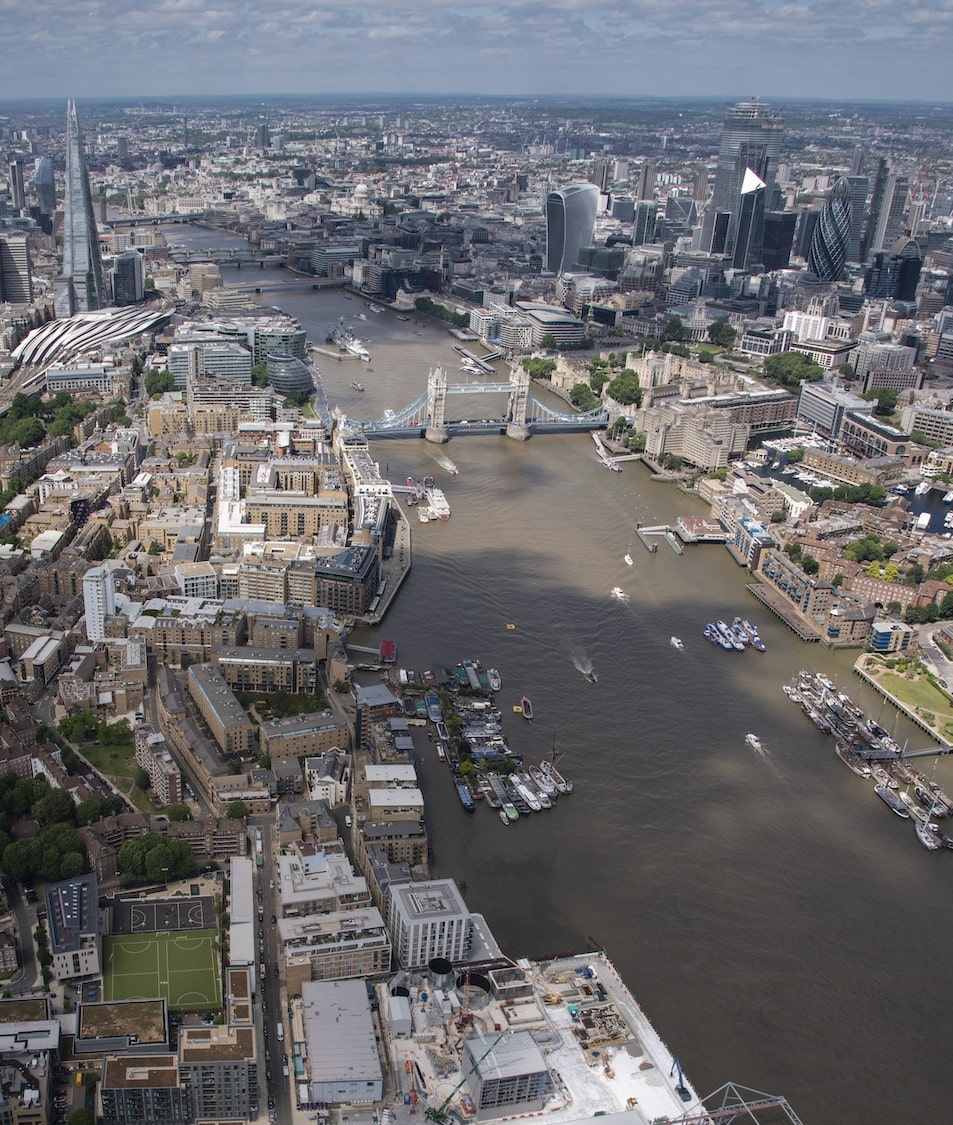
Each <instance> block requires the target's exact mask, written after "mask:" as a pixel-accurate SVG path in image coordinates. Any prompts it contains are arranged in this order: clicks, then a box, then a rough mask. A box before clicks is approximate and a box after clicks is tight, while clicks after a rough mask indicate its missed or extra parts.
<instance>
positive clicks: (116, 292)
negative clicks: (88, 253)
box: [112, 250, 145, 305]
mask: <svg viewBox="0 0 953 1125" xmlns="http://www.w3.org/2000/svg"><path fill="white" fill-rule="evenodd" d="M112 283H113V304H114V305H134V304H135V303H136V302H137V301H141V300H142V298H143V297H144V296H145V271H144V269H143V265H142V255H141V254H140V253H139V251H138V250H128V251H127V252H126V253H125V254H119V255H118V256H117V257H116V260H115V261H114V262H113V270H112Z"/></svg>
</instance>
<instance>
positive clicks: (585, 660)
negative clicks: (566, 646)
mask: <svg viewBox="0 0 953 1125" xmlns="http://www.w3.org/2000/svg"><path fill="white" fill-rule="evenodd" d="M570 655H571V657H572V663H573V667H574V668H575V669H576V671H577V672H582V674H583V675H584V676H585V677H586V679H587V680H588V681H589V683H591V684H594V683H597V682H598V679H599V677H598V676H597V675H596V672H595V669H594V668H593V666H592V661H591V660H590V659H589V657H588V656H586V655H582V656H579V655H577V654H576V653H571V654H570Z"/></svg>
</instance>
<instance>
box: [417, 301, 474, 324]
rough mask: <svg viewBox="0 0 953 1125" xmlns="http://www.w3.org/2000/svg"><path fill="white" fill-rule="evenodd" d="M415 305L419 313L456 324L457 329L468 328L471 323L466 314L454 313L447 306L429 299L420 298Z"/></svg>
mask: <svg viewBox="0 0 953 1125" xmlns="http://www.w3.org/2000/svg"><path fill="white" fill-rule="evenodd" d="M414 305H415V306H416V308H417V310H418V311H419V312H422V313H429V314H430V316H435V317H437V319H438V320H446V321H448V322H449V323H450V324H455V325H456V326H457V328H466V327H467V325H468V324H469V323H470V317H469V316H468V315H467V314H466V313H458V312H454V310H453V309H448V308H447V306H446V305H438V304H437V302H436V301H432V300H431V299H430V298H429V297H418V298H417V299H416V301H414Z"/></svg>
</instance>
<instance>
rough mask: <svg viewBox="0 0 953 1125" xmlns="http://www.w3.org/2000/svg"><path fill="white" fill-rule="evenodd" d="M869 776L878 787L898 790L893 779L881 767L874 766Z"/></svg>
mask: <svg viewBox="0 0 953 1125" xmlns="http://www.w3.org/2000/svg"><path fill="white" fill-rule="evenodd" d="M870 776H871V777H872V778H873V779H874V781H876V782H877V784H878V785H883V786H885V787H886V788H887V789H896V788H898V786H897V782H896V780H895V778H894V777H893V776H892V775H891V774H890V772H889V771H888V770H885V769H884V767H883V766H874V767H873V769H872V770H871V773H870Z"/></svg>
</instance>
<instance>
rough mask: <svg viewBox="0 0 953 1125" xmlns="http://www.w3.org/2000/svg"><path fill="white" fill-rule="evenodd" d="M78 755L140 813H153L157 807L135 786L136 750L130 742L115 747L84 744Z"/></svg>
mask: <svg viewBox="0 0 953 1125" xmlns="http://www.w3.org/2000/svg"><path fill="white" fill-rule="evenodd" d="M79 752H80V754H82V755H83V757H84V758H85V759H86V761H87V762H89V764H90V765H91V766H95V768H96V769H98V770H99V772H100V773H101V774H102V775H103V776H104V777H107V778H108V779H109V780H110V781H111V782H112V783H113V785H115V787H116V788H117V789H118V790H119V792H120V793H122V794H124V795H125V796H126V797H128V798H129V800H130V801H132V803H133V804H134V805H135V806H136V808H137V809H139V811H140V812H144V813H154V812H155V811H156V808H157V806H156V805H155V804H153V802H152V801H151V800H150V799H149V796H148V794H146V793H145V792H144V791H143V790H142V789H140V788H139V786H138V785H137V784H136V772H137V771H138V769H139V766H138V764H137V763H136V748H135V746H134V745H133V744H132V743H131V742H120V743H117V744H116V745H115V746H103V745H101V744H100V743H88V744H87V743H84V744H83V745H81V746H80V747H79Z"/></svg>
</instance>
